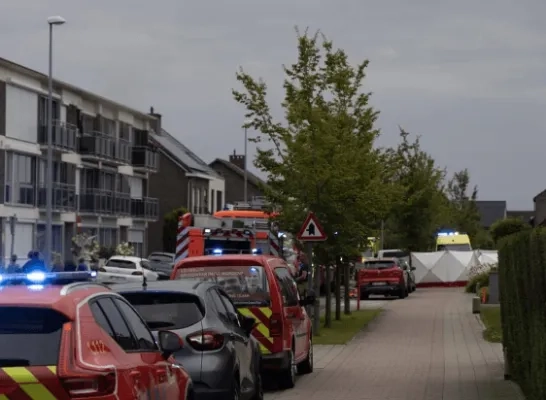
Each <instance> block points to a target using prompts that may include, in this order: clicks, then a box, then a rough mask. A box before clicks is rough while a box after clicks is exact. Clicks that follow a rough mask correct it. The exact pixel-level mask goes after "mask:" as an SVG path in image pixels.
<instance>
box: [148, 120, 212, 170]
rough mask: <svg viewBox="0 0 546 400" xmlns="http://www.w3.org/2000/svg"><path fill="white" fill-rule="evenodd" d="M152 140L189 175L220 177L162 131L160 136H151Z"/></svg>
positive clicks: (153, 134)
mask: <svg viewBox="0 0 546 400" xmlns="http://www.w3.org/2000/svg"><path fill="white" fill-rule="evenodd" d="M151 137H152V140H153V141H154V142H156V143H157V144H158V145H159V149H160V151H162V152H163V153H165V154H167V155H168V156H170V158H172V159H173V160H174V161H175V162H177V163H178V164H179V165H180V166H181V167H182V168H183V169H184V170H186V171H187V172H190V173H200V174H205V175H210V176H212V177H214V178H220V176H219V175H218V174H217V173H216V171H214V170H213V169H212V168H211V167H209V166H208V165H207V163H206V162H205V161H203V160H202V159H201V158H199V157H198V156H197V154H195V153H194V152H193V151H191V150H190V149H189V148H188V147H186V146H184V145H183V144H182V143H180V142H179V141H178V140H176V138H175V137H174V136H172V135H171V134H170V133H169V132H167V131H166V130H164V129H162V130H161V135H157V134H155V133H152V134H151Z"/></svg>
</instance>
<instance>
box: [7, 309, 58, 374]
mask: <svg viewBox="0 0 546 400" xmlns="http://www.w3.org/2000/svg"><path fill="white" fill-rule="evenodd" d="M67 321H68V319H67V318H66V317H65V316H64V315H62V314H60V313H58V312H57V311H55V310H52V309H49V308H38V307H0V367H32V366H45V365H47V366H50V365H57V362H58V358H59V346H60V342H61V332H62V329H63V324H64V323H65V322H67Z"/></svg>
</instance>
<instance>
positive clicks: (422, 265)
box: [411, 251, 478, 285]
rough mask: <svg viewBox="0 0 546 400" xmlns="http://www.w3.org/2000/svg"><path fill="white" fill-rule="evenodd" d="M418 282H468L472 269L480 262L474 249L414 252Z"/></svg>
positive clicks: (414, 264) (413, 261) (413, 264)
mask: <svg viewBox="0 0 546 400" xmlns="http://www.w3.org/2000/svg"><path fill="white" fill-rule="evenodd" d="M411 262H412V266H414V267H415V281H416V283H417V284H429V285H434V284H439V285H441V284H446V283H455V282H466V281H467V280H468V273H469V271H470V269H471V268H472V267H473V266H474V265H477V264H478V258H477V256H476V255H475V254H474V252H473V251H436V252H429V253H412V254H411Z"/></svg>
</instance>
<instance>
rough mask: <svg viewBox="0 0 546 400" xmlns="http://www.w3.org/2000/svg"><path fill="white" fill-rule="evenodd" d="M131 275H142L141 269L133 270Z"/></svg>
mask: <svg viewBox="0 0 546 400" xmlns="http://www.w3.org/2000/svg"><path fill="white" fill-rule="evenodd" d="M131 275H144V274H143V273H142V271H135V272H133V273H132V274H131Z"/></svg>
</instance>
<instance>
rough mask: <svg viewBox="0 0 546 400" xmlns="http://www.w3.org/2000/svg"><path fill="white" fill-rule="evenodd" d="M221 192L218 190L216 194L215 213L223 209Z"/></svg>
mask: <svg viewBox="0 0 546 400" xmlns="http://www.w3.org/2000/svg"><path fill="white" fill-rule="evenodd" d="M222 195H223V193H222V191H221V190H218V191H217V192H216V211H220V210H222V209H223V204H222V203H223V198H222Z"/></svg>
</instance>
